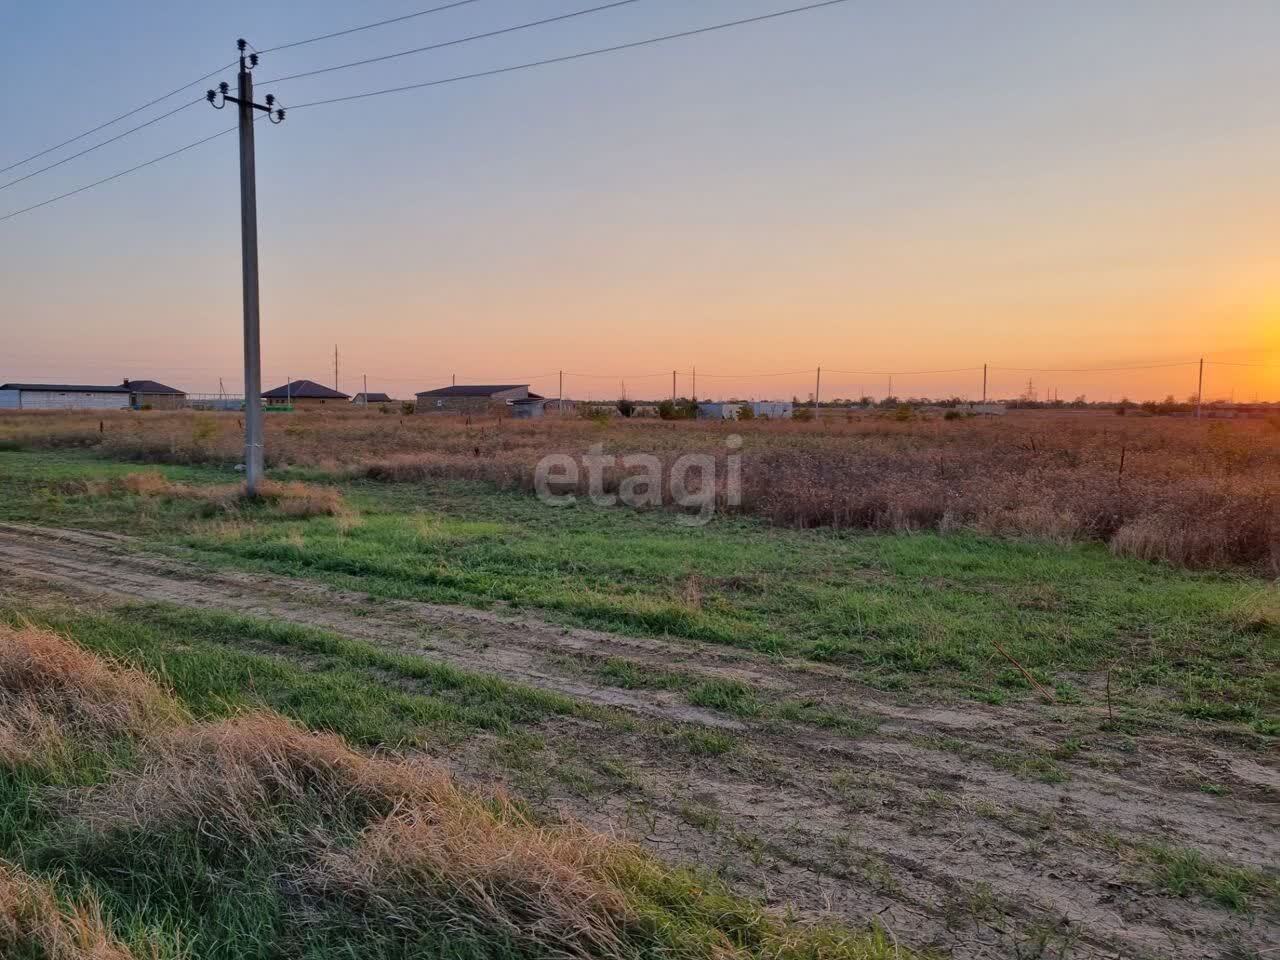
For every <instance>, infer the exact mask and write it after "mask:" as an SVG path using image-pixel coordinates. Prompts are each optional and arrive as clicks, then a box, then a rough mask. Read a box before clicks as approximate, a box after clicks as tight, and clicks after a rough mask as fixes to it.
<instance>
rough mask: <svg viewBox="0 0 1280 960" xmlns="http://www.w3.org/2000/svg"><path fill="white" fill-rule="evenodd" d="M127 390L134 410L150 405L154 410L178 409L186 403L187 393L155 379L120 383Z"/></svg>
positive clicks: (126, 380) (127, 380) (126, 379)
mask: <svg viewBox="0 0 1280 960" xmlns="http://www.w3.org/2000/svg"><path fill="white" fill-rule="evenodd" d="M120 386H122V387H124V388H125V389H126V390H128V391H129V406H131V407H133V408H134V409H135V410H140V409H142V408H143V407H152V408H154V409H156V410H178V409H180V408H182V407H185V406H186V405H187V395H186V393H185V392H183V391H182V390H179V389H177V388H176V387H167V386H165V385H164V384H163V383H159V382H157V381H155V380H130V379H129V378H128V377H126V378H125V380H124V383H122V384H120Z"/></svg>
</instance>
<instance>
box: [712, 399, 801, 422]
mask: <svg viewBox="0 0 1280 960" xmlns="http://www.w3.org/2000/svg"><path fill="white" fill-rule="evenodd" d="M743 407H749V408H750V409H751V412H752V413H753V414H754V415H755V417H756V418H757V419H761V420H764V419H768V420H790V419H791V413H792V404H791V402H790V401H786V400H728V401H716V402H709V403H700V404H698V419H699V420H737V419H738V417H739V415H740V414H741V413H742V408H743Z"/></svg>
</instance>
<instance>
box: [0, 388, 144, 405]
mask: <svg viewBox="0 0 1280 960" xmlns="http://www.w3.org/2000/svg"><path fill="white" fill-rule="evenodd" d="M128 409H129V388H128V387H99V386H86V385H84V384H69V383H4V384H0V410H128Z"/></svg>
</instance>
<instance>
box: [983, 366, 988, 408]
mask: <svg viewBox="0 0 1280 960" xmlns="http://www.w3.org/2000/svg"><path fill="white" fill-rule="evenodd" d="M982 402H983V403H986V402H987V365H986V364H985V363H984V364H983V365H982Z"/></svg>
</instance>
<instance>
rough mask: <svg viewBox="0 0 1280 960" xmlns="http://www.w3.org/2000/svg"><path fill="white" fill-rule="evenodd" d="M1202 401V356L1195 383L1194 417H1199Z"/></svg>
mask: <svg viewBox="0 0 1280 960" xmlns="http://www.w3.org/2000/svg"><path fill="white" fill-rule="evenodd" d="M1202 403H1204V357H1201V358H1200V380H1199V382H1198V383H1197V384H1196V419H1197V420H1199V419H1200V405H1201V404H1202Z"/></svg>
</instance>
